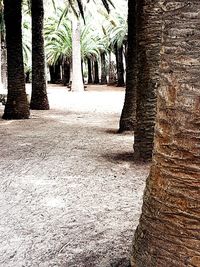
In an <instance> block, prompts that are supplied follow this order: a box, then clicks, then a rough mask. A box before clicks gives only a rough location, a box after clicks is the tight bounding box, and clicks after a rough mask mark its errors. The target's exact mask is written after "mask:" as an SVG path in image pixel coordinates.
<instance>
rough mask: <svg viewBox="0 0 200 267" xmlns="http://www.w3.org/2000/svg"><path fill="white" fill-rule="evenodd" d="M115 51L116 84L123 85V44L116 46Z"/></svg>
mask: <svg viewBox="0 0 200 267" xmlns="http://www.w3.org/2000/svg"><path fill="white" fill-rule="evenodd" d="M116 53H117V86H119V87H121V86H124V85H125V83H124V62H123V45H122V46H121V47H116Z"/></svg>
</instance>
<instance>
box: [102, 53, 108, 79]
mask: <svg viewBox="0 0 200 267" xmlns="http://www.w3.org/2000/svg"><path fill="white" fill-rule="evenodd" d="M101 84H107V73H106V54H105V52H102V53H101Z"/></svg>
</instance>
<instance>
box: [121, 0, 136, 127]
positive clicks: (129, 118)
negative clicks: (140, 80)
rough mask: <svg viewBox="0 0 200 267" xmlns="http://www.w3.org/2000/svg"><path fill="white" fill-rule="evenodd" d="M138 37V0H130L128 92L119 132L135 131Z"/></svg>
mask: <svg viewBox="0 0 200 267" xmlns="http://www.w3.org/2000/svg"><path fill="white" fill-rule="evenodd" d="M136 48H137V39H136V0H129V1H128V48H127V59H126V61H127V68H126V93H125V100H124V106H123V109H122V114H121V117H120V123H119V132H123V131H133V130H134V128H135V123H136V85H137V71H136V66H137V65H136V64H137V52H136Z"/></svg>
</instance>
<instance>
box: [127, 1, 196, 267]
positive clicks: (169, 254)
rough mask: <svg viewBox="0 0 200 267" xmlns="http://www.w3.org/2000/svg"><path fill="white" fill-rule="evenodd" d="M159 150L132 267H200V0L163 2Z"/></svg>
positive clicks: (155, 157) (154, 160)
mask: <svg viewBox="0 0 200 267" xmlns="http://www.w3.org/2000/svg"><path fill="white" fill-rule="evenodd" d="M163 9H164V10H166V12H165V14H164V23H163V38H162V39H163V44H162V50H161V67H160V69H161V86H160V88H159V94H158V117H157V123H156V128H155V154H154V158H153V166H152V168H151V173H150V177H149V178H148V181H147V187H146V191H145V196H144V204H143V209H142V216H141V218H140V223H139V226H138V228H137V231H136V233H135V241H134V245H133V255H132V266H133V267H144V266H148V267H160V266H167V267H168V266H173V267H176V266H177V267H178V266H181V267H184V266H187V267H194V266H196V267H197V266H200V228H199V227H200V198H199V192H200V153H199V152H200V131H199V129H200V83H199V77H200V68H199V58H200V50H199V47H200V39H199V29H200V19H199V10H200V2H199V0H194V1H192V2H190V3H188V1H186V0H176V1H174V2H173V3H172V2H171V1H170V3H169V1H166V2H165V3H164V4H163Z"/></svg>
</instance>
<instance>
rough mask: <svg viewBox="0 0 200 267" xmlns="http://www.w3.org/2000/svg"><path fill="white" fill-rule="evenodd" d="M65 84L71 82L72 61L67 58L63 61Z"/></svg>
mask: <svg viewBox="0 0 200 267" xmlns="http://www.w3.org/2000/svg"><path fill="white" fill-rule="evenodd" d="M62 76H63V85H64V86H66V85H67V84H69V82H70V62H69V60H68V59H66V60H65V61H64V63H63V75H62Z"/></svg>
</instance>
